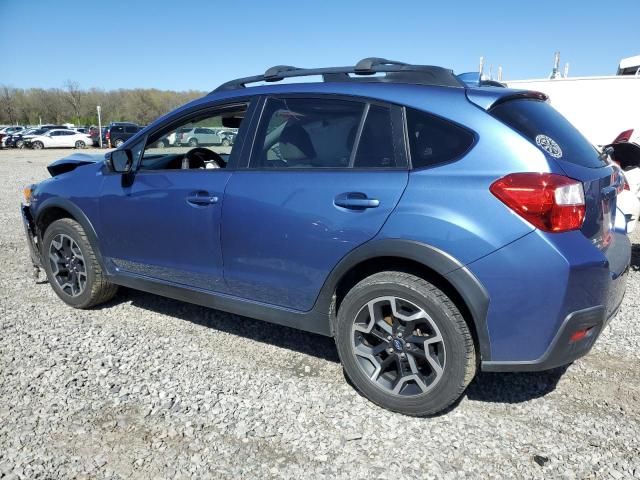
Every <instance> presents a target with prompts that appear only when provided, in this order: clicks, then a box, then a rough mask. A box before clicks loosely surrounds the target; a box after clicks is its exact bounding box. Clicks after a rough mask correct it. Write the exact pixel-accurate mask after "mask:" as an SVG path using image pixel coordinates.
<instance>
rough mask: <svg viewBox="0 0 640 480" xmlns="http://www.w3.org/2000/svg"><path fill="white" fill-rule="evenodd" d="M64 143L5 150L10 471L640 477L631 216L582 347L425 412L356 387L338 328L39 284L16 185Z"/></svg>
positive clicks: (0, 425) (5, 410) (3, 339)
mask: <svg viewBox="0 0 640 480" xmlns="http://www.w3.org/2000/svg"><path fill="white" fill-rule="evenodd" d="M69 153H71V152H70V151H60V150H58V151H47V150H45V151H27V150H10V151H9V150H2V151H0V179H1V183H0V224H1V225H2V228H1V229H0V265H2V268H0V478H4V477H3V474H4V475H8V476H9V478H12V477H11V475H12V474H15V476H16V477H14V478H29V479H31V478H71V477H82V474H84V476H85V477H87V478H156V477H157V478H174V477H175V478H183V477H190V476H192V477H194V478H209V477H210V478H234V479H235V478H271V477H276V478H278V477H283V478H298V479H300V478H313V479H318V478H324V477H326V478H334V477H335V478H354V479H355V478H358V479H359V478H398V479H400V478H403V479H404V478H432V477H433V478H464V477H467V478H481V477H487V476H494V477H495V476H497V477H507V478H508V477H511V478H514V477H517V478H529V477H535V478H543V477H547V478H548V477H552V476H561V475H562V476H566V477H567V478H572V477H575V478H596V477H598V478H640V331H639V328H638V320H639V319H640V311H639V308H638V307H639V304H640V234H638V232H636V234H635V235H634V237H633V239H632V240H633V242H634V257H633V260H632V266H631V272H630V276H629V284H628V288H627V295H626V297H625V300H624V303H623V306H622V309H621V311H620V313H619V315H618V316H617V317H616V319H615V320H614V321H613V322H612V323H611V324H610V325H609V326H608V327H607V328H606V329H605V331H604V333H603V335H602V336H601V338H600V339H599V341H598V343H596V346H595V347H594V350H593V351H592V352H591V354H590V355H589V356H587V357H585V358H583V359H581V360H579V361H577V362H576V363H574V364H573V365H572V366H570V367H569V368H568V369H566V370H565V369H559V370H554V371H552V372H545V373H536V374H480V375H479V376H478V378H477V379H476V380H475V381H474V382H473V383H472V384H471V386H470V387H469V389H468V391H467V395H466V396H465V397H464V398H463V400H462V401H461V402H460V403H459V404H458V405H457V406H456V407H455V408H454V409H452V410H451V411H450V412H448V413H446V414H444V415H441V416H438V417H435V418H430V419H415V418H409V417H403V416H400V415H397V414H394V413H391V412H388V411H385V410H382V409H380V408H378V407H375V406H374V405H372V404H371V403H369V402H368V401H367V400H365V399H364V398H363V397H361V396H359V395H358V394H357V393H356V392H355V391H354V390H353V389H352V388H351V387H350V386H349V385H348V384H347V382H346V381H345V378H344V376H343V373H342V369H341V367H340V364H339V363H338V359H337V354H336V349H335V347H334V345H333V342H332V340H331V339H328V338H324V337H320V336H316V335H312V334H308V333H303V332H298V331H294V330H291V329H288V328H284V327H279V326H274V325H270V324H266V323H262V322H257V321H254V320H251V319H246V318H240V317H238V316H235V315H230V314H226V313H222V312H218V311H214V310H208V309H205V308H202V307H198V306H194V305H189V304H186V303H181V302H177V301H174V300H170V299H165V298H161V297H158V296H154V295H150V294H145V293H141V292H135V291H131V290H125V289H121V290H120V292H119V294H118V295H117V296H116V298H115V299H114V300H113V301H111V302H109V303H108V304H107V305H106V306H104V307H100V308H96V309H94V310H90V311H78V310H73V309H71V308H69V307H66V306H65V305H64V304H63V303H62V302H61V301H59V300H58V298H57V297H56V296H55V294H54V293H53V291H52V290H51V289H50V287H49V286H48V285H47V284H46V283H45V282H41V283H39V284H35V283H34V281H33V280H32V278H31V269H30V266H29V262H28V252H27V247H26V243H25V239H24V233H23V229H22V224H21V219H20V212H19V202H20V194H21V191H22V187H23V186H24V185H26V184H29V183H32V182H37V181H39V180H41V179H44V178H46V177H47V176H48V174H47V171H46V169H45V167H46V165H47V164H48V163H50V162H51V161H53V160H55V159H57V158H61V157H63V156H65V155H68V154H69ZM90 153H95V152H90ZM122 214H123V215H126V212H122Z"/></svg>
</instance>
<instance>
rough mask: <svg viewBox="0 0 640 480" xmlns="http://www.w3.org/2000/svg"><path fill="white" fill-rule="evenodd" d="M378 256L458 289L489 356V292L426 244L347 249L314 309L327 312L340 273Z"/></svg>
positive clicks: (374, 243) (391, 242)
mask: <svg viewBox="0 0 640 480" xmlns="http://www.w3.org/2000/svg"><path fill="white" fill-rule="evenodd" d="M380 257H396V258H401V259H405V260H411V261H414V262H416V263H419V264H421V265H423V266H425V267H427V268H429V269H431V270H433V271H434V272H436V273H437V274H438V275H440V276H441V277H443V278H444V279H445V280H446V281H447V282H449V283H450V284H451V286H452V287H453V288H454V289H455V290H456V291H457V292H458V294H459V295H460V297H461V298H462V300H463V301H464V303H465V305H466V306H467V308H468V310H469V312H470V314H471V317H472V320H473V323H474V327H475V331H476V334H477V337H478V343H479V348H480V355H481V359H482V360H483V361H487V360H490V359H491V344H490V341H489V330H488V328H487V312H488V310H489V293H488V292H487V290H486V289H485V288H484V286H483V285H482V284H481V283H480V281H479V280H478V279H477V278H476V276H475V275H474V274H473V273H472V272H471V271H470V270H469V269H468V268H467V267H465V266H464V264H462V263H461V262H460V261H458V260H457V259H456V258H454V257H452V256H451V255H449V254H448V253H446V252H444V251H442V250H440V249H438V248H436V247H433V246H431V245H427V244H425V243H421V242H416V241H413V240H405V239H395V238H394V239H380V240H371V241H369V242H367V243H365V244H363V245H361V246H359V247H357V248H355V249H354V250H352V251H351V252H349V253H348V254H347V255H346V256H345V257H343V258H342V260H341V261H340V262H339V263H338V265H336V266H335V267H334V269H333V270H332V271H331V273H330V274H329V276H328V277H327V279H326V280H325V282H324V285H323V287H322V289H321V290H320V294H319V295H318V298H317V300H316V303H315V305H314V308H313V309H314V310H316V311H323V312H329V311H331V309H332V306H333V295H334V292H335V291H336V288H337V286H338V283H339V282H340V280H341V279H342V278H343V276H344V275H345V274H346V273H347V272H349V271H350V270H351V269H352V268H354V267H355V266H357V265H358V264H360V263H362V262H364V261H367V260H373V259H375V258H380Z"/></svg>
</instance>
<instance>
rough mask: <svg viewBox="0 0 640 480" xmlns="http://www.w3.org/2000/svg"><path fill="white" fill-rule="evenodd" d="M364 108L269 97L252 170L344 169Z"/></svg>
mask: <svg viewBox="0 0 640 480" xmlns="http://www.w3.org/2000/svg"><path fill="white" fill-rule="evenodd" d="M364 107H365V105H364V104H363V103H358V102H348V101H343V100H334V99H302V98H288V99H287V98H285V99H279V98H270V99H269V100H268V101H267V104H266V106H265V109H264V112H263V115H262V120H261V124H260V126H259V128H258V133H257V136H256V143H255V148H254V152H253V155H252V158H251V164H250V166H251V167H252V168H265V167H266V168H347V167H349V161H350V158H351V152H352V151H353V148H354V142H355V139H356V135H357V132H358V126H359V125H360V121H361V119H362V115H363V112H364Z"/></svg>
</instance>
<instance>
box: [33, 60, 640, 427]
mask: <svg viewBox="0 0 640 480" xmlns="http://www.w3.org/2000/svg"><path fill="white" fill-rule="evenodd" d="M306 75H321V76H322V77H323V78H324V79H325V81H324V82H323V83H298V84H295V83H285V84H277V83H276V82H277V81H278V80H282V79H285V78H293V77H302V76H306ZM266 80H268V81H269V82H268V83H266V84H264V85H259V86H252V84H253V83H258V82H265V81H266ZM247 86H248V87H247ZM194 124H195V125H197V124H200V125H207V124H208V125H215V124H222V126H223V127H225V128H228V129H235V128H237V129H238V137H237V139H236V141H235V143H234V145H233V147H232V148H231V153H229V154H227V153H217V152H215V151H214V149H212V148H203V147H201V146H200V141H199V142H198V146H197V147H194V148H190V149H188V150H187V151H180V150H177V149H158V148H157V147H156V146H157V143H158V141H159V140H160V139H162V138H165V137H166V136H167V135H169V134H171V133H173V132H180V129H182V128H188V129H189V131H191V130H192V128H193V125H194ZM196 128H198V127H196ZM185 133H187V132H180V134H181V136H180V139H181V141H185V138H186V141H187V142H188V139H189V136H188V135H187V136H186V137H185V135H184V134H185ZM194 134H195V132H194ZM194 138H195V137H194ZM211 167H214V168H213V169H208V168H211ZM215 167H217V168H215ZM48 170H49V172H50V174H51V175H52V177H54V178H51V179H48V180H44V181H42V182H40V183H39V184H37V185H32V186H30V187H29V188H27V189H26V191H25V201H24V203H23V205H22V214H23V219H24V223H25V226H26V232H27V238H28V242H29V246H30V251H31V257H32V262H33V264H34V266H35V267H36V268H39V267H43V268H44V270H45V272H46V274H47V278H48V280H49V284H50V285H51V287H52V288H53V290H54V291H55V293H56V294H57V295H58V297H60V299H62V301H64V302H66V303H67V304H68V305H70V306H73V307H75V308H90V307H92V306H94V305H98V304H101V303H104V302H106V301H108V300H109V299H110V298H112V297H113V296H114V294H115V293H116V290H117V288H118V286H119V285H123V286H126V287H130V288H135V289H140V290H144V291H148V292H153V293H156V294H160V295H165V296H168V297H172V298H174V299H181V300H185V301H189V302H194V303H198V304H201V305H205V306H209V307H213V308H217V309H221V310H225V311H229V312H233V313H235V314H238V315H244V316H250V317H254V318H258V319H261V320H266V321H270V322H274V323H277V324H281V325H287V326H289V327H294V328H299V329H302V330H306V331H309V332H314V333H317V334H322V335H328V336H331V337H334V339H335V342H336V345H337V350H338V354H339V357H340V360H341V362H342V365H343V367H344V370H345V373H346V375H347V376H348V378H349V379H350V382H351V384H352V385H353V386H354V387H355V388H357V389H358V390H359V391H360V392H362V394H363V395H364V396H365V397H366V398H368V399H370V400H371V401H372V402H374V403H376V404H378V405H381V406H383V407H385V408H388V409H390V410H393V411H397V412H401V413H404V414H408V415H430V414H434V413H436V412H441V411H442V410H443V409H446V408H447V407H449V406H451V405H452V404H453V403H454V402H455V401H456V400H457V399H458V398H459V397H460V396H461V395H462V394H463V393H464V391H465V388H466V387H467V385H468V384H469V382H470V381H471V380H472V379H473V378H474V376H475V374H476V372H477V371H478V370H482V371H489V372H504V371H532V370H545V369H549V368H554V367H557V366H560V365H566V364H569V363H571V362H573V361H574V360H575V359H577V358H579V357H581V356H583V355H585V354H586V353H587V352H589V350H590V349H591V347H592V346H593V344H594V342H595V341H596V339H597V338H598V336H599V335H600V333H601V332H602V329H603V328H604V326H605V325H606V324H607V322H609V321H610V320H611V319H612V318H613V317H614V316H615V314H616V312H617V310H618V308H619V306H620V304H621V301H622V297H623V295H624V293H625V288H626V281H627V272H628V270H629V264H630V255H631V248H630V242H629V238H628V237H627V235H626V234H625V233H624V232H623V231H620V230H619V229H616V228H615V227H614V225H615V224H616V221H617V220H616V218H615V217H616V209H615V202H616V195H617V192H618V190H619V188H620V187H621V181H622V179H621V176H620V175H617V174H616V169H615V168H614V167H613V166H611V165H610V164H609V163H607V162H606V161H605V159H604V158H603V156H601V155H599V154H598V152H597V151H596V150H595V149H594V148H593V147H592V145H591V144H590V143H589V142H588V141H587V140H585V138H584V137H583V136H582V135H580V134H579V133H578V131H577V130H576V129H575V128H573V127H572V126H571V125H570V124H569V123H568V122H567V121H566V120H565V119H564V118H563V117H562V116H561V115H559V114H558V113H557V111H556V110H554V109H553V108H552V107H551V106H550V105H549V104H548V103H547V101H546V96H545V95H543V94H540V93H537V92H532V91H523V90H512V89H508V88H494V87H484V86H479V87H470V86H466V85H465V84H464V83H462V82H461V81H460V80H459V79H457V78H456V76H455V75H454V74H453V73H452V72H451V71H450V70H447V69H445V68H441V67H432V66H421V65H420V66H417V65H408V64H400V63H398V62H391V61H388V60H384V59H378V58H369V59H364V60H362V61H360V62H358V64H357V65H355V66H351V67H332V68H326V69H310V70H307V69H291V67H273V68H271V69H269V70H267V72H266V73H265V74H264V75H256V76H253V77H247V78H242V79H237V80H232V81H230V82H227V83H225V84H224V85H222V86H220V87H218V88H217V89H216V90H214V91H213V92H212V93H210V94H208V95H207V96H205V97H203V98H200V99H197V100H194V101H193V102H191V103H189V104H187V105H185V106H183V107H181V108H179V109H177V110H176V111H174V112H172V113H170V114H168V115H166V116H163V117H162V118H160V119H159V120H157V121H156V122H154V123H152V124H151V125H150V126H148V127H147V128H145V129H144V130H143V131H141V132H139V133H138V134H136V135H134V136H133V137H132V138H130V139H129V140H128V141H127V142H125V143H124V144H123V145H121V146H120V148H118V149H116V150H114V151H111V152H109V153H107V154H106V156H103V157H100V156H97V157H89V156H87V155H72V156H70V157H68V158H66V159H62V160H59V161H57V162H54V163H53V164H51V165H49V167H48ZM223 207H224V208H223ZM150 240H151V241H150ZM255 368H256V369H259V368H261V365H260V362H259V361H256V363H255ZM168 374H170V372H168Z"/></svg>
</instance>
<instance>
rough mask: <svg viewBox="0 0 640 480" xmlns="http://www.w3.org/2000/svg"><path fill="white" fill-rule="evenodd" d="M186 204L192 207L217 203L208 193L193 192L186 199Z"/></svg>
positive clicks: (214, 197) (216, 199)
mask: <svg viewBox="0 0 640 480" xmlns="http://www.w3.org/2000/svg"><path fill="white" fill-rule="evenodd" d="M187 202H188V203H191V204H192V205H203V206H204V205H213V204H214V203H218V197H216V196H215V195H210V194H209V192H195V193H192V194H190V195H189V196H188V197H187Z"/></svg>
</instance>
